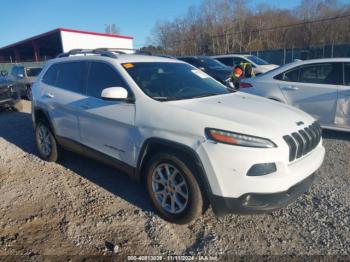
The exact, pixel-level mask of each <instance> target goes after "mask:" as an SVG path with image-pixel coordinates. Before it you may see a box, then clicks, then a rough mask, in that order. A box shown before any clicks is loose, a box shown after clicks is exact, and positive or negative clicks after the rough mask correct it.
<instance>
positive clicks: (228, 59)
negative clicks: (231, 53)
mask: <svg viewBox="0 0 350 262" xmlns="http://www.w3.org/2000/svg"><path fill="white" fill-rule="evenodd" d="M215 59H216V60H219V61H220V62H221V63H223V64H225V65H227V66H230V67H232V66H233V58H232V57H219V58H215Z"/></svg>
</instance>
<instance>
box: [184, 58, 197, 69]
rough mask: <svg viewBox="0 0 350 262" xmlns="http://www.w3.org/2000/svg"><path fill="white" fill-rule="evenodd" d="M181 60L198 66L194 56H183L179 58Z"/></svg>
mask: <svg viewBox="0 0 350 262" xmlns="http://www.w3.org/2000/svg"><path fill="white" fill-rule="evenodd" d="M181 60H182V61H184V62H186V63H189V64H191V65H193V66H195V67H198V66H199V63H198V61H197V59H195V58H192V57H186V58H183V59H181Z"/></svg>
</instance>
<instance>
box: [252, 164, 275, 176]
mask: <svg viewBox="0 0 350 262" xmlns="http://www.w3.org/2000/svg"><path fill="white" fill-rule="evenodd" d="M276 171H277V168H276V165H275V163H263V164H255V165H253V166H252V167H251V168H250V169H249V171H248V173H247V176H264V175H268V174H271V173H273V172H276Z"/></svg>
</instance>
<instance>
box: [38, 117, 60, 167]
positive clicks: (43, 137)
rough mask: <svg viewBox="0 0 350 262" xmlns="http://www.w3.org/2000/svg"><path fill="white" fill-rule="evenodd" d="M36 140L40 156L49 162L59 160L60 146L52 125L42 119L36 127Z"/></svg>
mask: <svg viewBox="0 0 350 262" xmlns="http://www.w3.org/2000/svg"><path fill="white" fill-rule="evenodd" d="M35 140H36V145H37V148H38V151H39V154H40V157H41V158H42V159H44V160H46V161H48V162H56V161H57V160H58V146H57V142H56V139H55V137H54V135H53V134H52V132H51V129H50V127H49V126H48V124H47V123H46V122H45V121H41V122H39V123H38V124H37V126H36V128H35Z"/></svg>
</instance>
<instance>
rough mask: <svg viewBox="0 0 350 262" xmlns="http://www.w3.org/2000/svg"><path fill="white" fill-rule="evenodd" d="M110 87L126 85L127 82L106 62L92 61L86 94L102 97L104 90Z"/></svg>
mask: <svg viewBox="0 0 350 262" xmlns="http://www.w3.org/2000/svg"><path fill="white" fill-rule="evenodd" d="M108 87H125V88H126V85H125V82H124V81H123V79H122V78H121V77H120V76H119V74H118V72H117V71H116V70H115V69H113V68H112V66H110V65H107V64H105V63H99V62H91V64H90V69H89V74H88V79H87V87H86V94H87V95H88V96H93V97H97V98H100V97H101V93H102V90H103V89H105V88H108Z"/></svg>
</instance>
